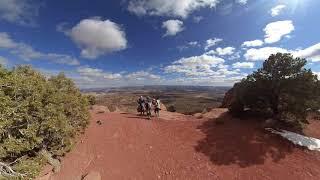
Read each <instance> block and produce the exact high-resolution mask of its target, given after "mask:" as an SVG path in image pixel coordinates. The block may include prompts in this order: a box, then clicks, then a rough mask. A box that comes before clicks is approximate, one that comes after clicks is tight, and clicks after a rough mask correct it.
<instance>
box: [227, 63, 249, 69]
mask: <svg viewBox="0 0 320 180" xmlns="http://www.w3.org/2000/svg"><path fill="white" fill-rule="evenodd" d="M232 67H233V68H239V69H252V68H253V67H254V63H253V62H236V63H233V64H232Z"/></svg>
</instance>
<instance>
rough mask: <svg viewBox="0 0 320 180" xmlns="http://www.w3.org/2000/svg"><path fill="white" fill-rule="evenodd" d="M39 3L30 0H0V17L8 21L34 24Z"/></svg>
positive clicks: (28, 24)
mask: <svg viewBox="0 0 320 180" xmlns="http://www.w3.org/2000/svg"><path fill="white" fill-rule="evenodd" d="M39 8H40V5H39V4H36V3H34V2H32V1H30V0H0V19H1V20H5V21H7V22H10V23H15V24H19V25H25V26H34V25H35V18H36V17H37V16H38V13H39Z"/></svg>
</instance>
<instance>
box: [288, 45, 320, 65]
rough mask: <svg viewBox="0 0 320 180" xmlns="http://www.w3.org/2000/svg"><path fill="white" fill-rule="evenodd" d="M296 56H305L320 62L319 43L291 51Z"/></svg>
mask: <svg viewBox="0 0 320 180" xmlns="http://www.w3.org/2000/svg"><path fill="white" fill-rule="evenodd" d="M293 55H294V56H296V57H301V58H306V59H309V60H311V61H312V62H320V43H318V44H315V45H313V46H310V47H308V48H305V49H302V50H296V51H294V52H293Z"/></svg>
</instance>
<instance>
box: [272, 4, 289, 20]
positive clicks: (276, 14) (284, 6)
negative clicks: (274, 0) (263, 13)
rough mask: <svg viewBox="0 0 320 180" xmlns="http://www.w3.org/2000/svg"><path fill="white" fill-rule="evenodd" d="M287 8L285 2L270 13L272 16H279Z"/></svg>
mask: <svg viewBox="0 0 320 180" xmlns="http://www.w3.org/2000/svg"><path fill="white" fill-rule="evenodd" d="M285 8H286V5H284V4H280V5H277V6H275V7H273V8H272V9H271V10H270V14H271V16H272V17H275V16H278V15H279V14H280V13H281V12H282V11H283V10H284V9H285Z"/></svg>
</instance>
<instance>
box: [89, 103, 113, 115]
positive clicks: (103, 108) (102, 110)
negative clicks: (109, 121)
mask: <svg viewBox="0 0 320 180" xmlns="http://www.w3.org/2000/svg"><path fill="white" fill-rule="evenodd" d="M92 109H93V111H94V112H96V113H108V112H110V110H109V108H108V107H106V106H99V105H94V106H92Z"/></svg>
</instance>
